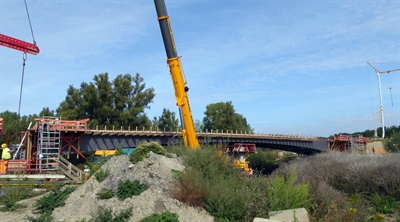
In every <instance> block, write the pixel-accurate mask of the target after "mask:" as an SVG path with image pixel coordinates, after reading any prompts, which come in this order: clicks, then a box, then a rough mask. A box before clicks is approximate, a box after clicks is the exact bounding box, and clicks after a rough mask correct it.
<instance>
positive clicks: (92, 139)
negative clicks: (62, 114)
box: [21, 117, 329, 159]
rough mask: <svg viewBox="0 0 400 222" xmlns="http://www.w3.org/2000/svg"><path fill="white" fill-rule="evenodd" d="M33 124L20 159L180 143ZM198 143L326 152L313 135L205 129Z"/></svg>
mask: <svg viewBox="0 0 400 222" xmlns="http://www.w3.org/2000/svg"><path fill="white" fill-rule="evenodd" d="M35 120H36V121H37V122H36V124H35V125H34V126H33V127H31V128H30V129H29V130H28V132H27V133H28V136H27V141H26V143H25V144H27V146H26V149H24V152H21V155H22V156H21V157H22V158H21V159H35V158H38V154H42V155H43V156H46V157H47V156H49V157H52V156H54V155H55V154H57V155H58V154H62V155H64V156H65V155H66V158H67V159H69V158H70V155H71V154H73V155H76V157H77V158H79V156H80V157H82V158H85V155H84V153H87V152H94V151H96V150H99V149H117V148H119V147H122V148H133V147H137V146H138V145H139V144H140V143H141V142H152V141H155V142H158V143H159V144H161V145H164V146H166V145H169V144H183V143H182V134H181V132H180V131H176V132H168V131H165V130H159V129H155V130H153V129H152V128H150V129H145V128H142V129H138V128H137V127H136V128H135V129H133V130H131V129H130V128H128V129H127V130H126V129H125V130H124V129H123V128H122V127H121V128H120V129H115V128H114V127H113V128H112V129H107V128H104V129H98V128H96V129H90V128H88V127H87V122H88V121H89V119H83V120H79V121H76V120H59V119H58V118H55V117H43V118H37V119H35ZM197 137H198V139H199V142H200V143H201V144H209V143H212V144H222V145H224V146H228V145H232V144H234V143H254V144H256V147H259V148H269V149H278V150H284V151H290V152H295V153H299V154H305V155H310V154H314V153H318V152H326V151H328V150H329V148H328V147H329V141H327V140H325V139H321V138H318V137H315V136H303V135H284V134H275V133H248V132H238V131H232V130H231V131H218V130H210V131H208V130H206V131H205V132H197Z"/></svg>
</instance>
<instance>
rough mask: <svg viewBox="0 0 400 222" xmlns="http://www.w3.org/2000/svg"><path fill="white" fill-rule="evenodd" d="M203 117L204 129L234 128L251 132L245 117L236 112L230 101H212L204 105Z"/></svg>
mask: <svg viewBox="0 0 400 222" xmlns="http://www.w3.org/2000/svg"><path fill="white" fill-rule="evenodd" d="M204 115H205V117H204V118H203V124H204V129H208V130H211V129H213V130H219V131H221V130H224V131H226V130H234V131H236V130H237V131H239V132H240V131H242V132H245V131H247V132H252V131H253V129H251V127H250V125H249V124H248V123H247V120H246V118H244V117H243V116H242V115H241V114H238V113H236V111H235V108H234V107H233V105H232V102H231V101H229V102H226V103H223V102H219V103H213V104H210V105H208V106H207V107H206V111H205V112H204Z"/></svg>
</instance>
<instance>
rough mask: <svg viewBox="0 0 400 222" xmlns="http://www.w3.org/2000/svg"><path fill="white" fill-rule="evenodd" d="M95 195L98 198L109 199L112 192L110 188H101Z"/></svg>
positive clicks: (112, 194)
mask: <svg viewBox="0 0 400 222" xmlns="http://www.w3.org/2000/svg"><path fill="white" fill-rule="evenodd" d="M96 195H97V197H98V198H99V199H102V200H104V199H110V198H111V197H113V196H114V192H113V191H112V189H106V188H103V189H102V190H101V192H99V193H97V194H96Z"/></svg>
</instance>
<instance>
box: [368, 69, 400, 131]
mask: <svg viewBox="0 0 400 222" xmlns="http://www.w3.org/2000/svg"><path fill="white" fill-rule="evenodd" d="M367 63H368V65H370V66H371V67H372V68H373V69H374V70H375V72H376V74H377V75H378V87H379V101H380V107H379V119H380V120H381V123H382V138H385V121H384V118H383V105H382V90H381V74H382V73H387V74H389V73H390V72H394V71H399V70H400V69H392V70H386V71H379V70H378V69H376V68H375V67H374V66H373V65H371V63H369V62H367ZM377 131H378V124H377V125H376V128H375V137H377V136H378V132H377Z"/></svg>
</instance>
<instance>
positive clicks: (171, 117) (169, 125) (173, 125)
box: [153, 108, 179, 132]
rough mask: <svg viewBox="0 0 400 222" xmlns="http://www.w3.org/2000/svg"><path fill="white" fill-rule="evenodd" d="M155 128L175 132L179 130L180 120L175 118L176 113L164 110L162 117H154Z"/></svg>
mask: <svg viewBox="0 0 400 222" xmlns="http://www.w3.org/2000/svg"><path fill="white" fill-rule="evenodd" d="M153 127H157V128H158V129H159V130H165V131H170V132H174V131H176V130H177V129H178V128H179V120H178V119H177V118H176V117H175V112H171V111H170V110H169V109H165V108H164V109H163V111H162V114H161V116H160V117H158V118H157V117H154V119H153Z"/></svg>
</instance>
